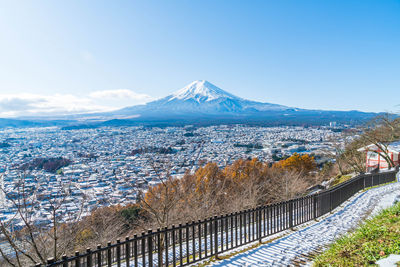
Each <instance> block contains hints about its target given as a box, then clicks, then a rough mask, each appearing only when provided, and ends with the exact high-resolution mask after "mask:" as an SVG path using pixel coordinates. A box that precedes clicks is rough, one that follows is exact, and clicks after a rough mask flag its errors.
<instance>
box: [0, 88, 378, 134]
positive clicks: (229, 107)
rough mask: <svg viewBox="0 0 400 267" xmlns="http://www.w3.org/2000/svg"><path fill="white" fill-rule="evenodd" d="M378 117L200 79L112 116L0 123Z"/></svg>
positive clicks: (316, 121)
mask: <svg viewBox="0 0 400 267" xmlns="http://www.w3.org/2000/svg"><path fill="white" fill-rule="evenodd" d="M250 89H251V88H249V90H250ZM299 104H301V103H299ZM376 115H378V114H377V113H366V112H360V111H355V110H353V111H329V110H307V109H299V108H291V107H287V106H282V105H277V104H271V103H262V102H257V101H251V100H247V99H244V98H241V97H238V96H235V95H233V94H231V93H228V92H226V91H224V90H222V89H221V88H218V87H217V86H215V85H213V84H211V83H210V82H207V81H204V80H199V81H194V82H192V83H190V84H189V85H187V86H185V87H183V88H182V89H180V90H178V91H176V92H174V93H172V94H170V95H168V96H166V97H164V98H161V99H158V100H155V101H152V102H149V103H147V104H145V105H137V106H131V107H126V108H123V109H120V110H117V111H113V112H106V113H92V114H75V115H68V116H62V117H56V118H54V117H51V118H45V117H40V118H25V120H26V121H22V120H16V122H14V121H10V120H6V121H1V119H0V127H5V126H13V125H15V126H14V127H20V126H24V125H26V126H30V125H33V126H35V125H38V126H46V125H47V126H49V125H62V124H63V123H64V124H66V125H74V124H78V125H79V124H81V125H83V127H92V126H94V125H97V126H99V125H100V126H101V125H105V126H121V125H140V124H144V125H185V124H198V125H210V124H221V123H223V124H225V123H226V124H229V123H245V124H246V123H249V124H257V125H326V124H328V123H329V122H331V121H336V122H338V123H343V124H358V123H363V122H365V121H367V120H370V119H371V118H373V117H375V116H376ZM21 119H22V118H21ZM73 127H75V126H73Z"/></svg>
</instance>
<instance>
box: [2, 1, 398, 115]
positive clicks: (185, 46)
mask: <svg viewBox="0 0 400 267" xmlns="http://www.w3.org/2000/svg"><path fill="white" fill-rule="evenodd" d="M0 40H1V41H0V116H3V117H6V116H18V115H25V114H41V113H43V112H54V113H57V112H59V113H62V112H81V111H91V110H107V109H113V108H117V107H121V106H127V105H134V104H138V103H144V102H146V101H149V100H151V99H155V98H159V97H163V96H165V95H167V94H169V93H171V92H172V91H175V90H178V89H180V88H182V87H184V86H185V85H187V84H188V83H190V82H192V81H193V80H198V79H205V80H208V81H210V82H211V83H213V84H215V85H217V86H218V87H220V88H222V89H224V90H226V91H229V92H231V93H233V94H236V95H238V96H240V97H244V98H248V99H252V100H258V101H263V102H271V103H277V104H283V105H287V106H294V107H301V108H310V109H331V110H333V109H334V110H351V109H358V110H363V111H392V112H398V111H400V107H399V106H397V105H398V104H400V97H397V94H398V93H399V92H400V1H399V0H396V1H386V0H382V1H378V0H376V1H369V0H359V1H352V0H345V1H307V0H302V1H289V0H282V1H235V0H226V1H223V0H218V1H215V0H214V1H204V0H203V1H194V0H193V1H186V0H185V1H149V0H146V1H125V0H124V1H122V0H121V1H44V0H43V1H0Z"/></svg>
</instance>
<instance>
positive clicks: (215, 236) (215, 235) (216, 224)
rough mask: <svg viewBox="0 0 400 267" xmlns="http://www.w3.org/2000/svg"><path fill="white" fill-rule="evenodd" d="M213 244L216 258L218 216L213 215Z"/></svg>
mask: <svg viewBox="0 0 400 267" xmlns="http://www.w3.org/2000/svg"><path fill="white" fill-rule="evenodd" d="M214 246H215V258H216V259H217V258H218V217H217V216H214Z"/></svg>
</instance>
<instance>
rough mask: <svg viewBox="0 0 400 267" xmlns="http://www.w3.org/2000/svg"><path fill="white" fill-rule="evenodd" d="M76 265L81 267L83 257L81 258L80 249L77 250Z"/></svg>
mask: <svg viewBox="0 0 400 267" xmlns="http://www.w3.org/2000/svg"><path fill="white" fill-rule="evenodd" d="M75 257H76V259H75V267H81V258H79V251H75Z"/></svg>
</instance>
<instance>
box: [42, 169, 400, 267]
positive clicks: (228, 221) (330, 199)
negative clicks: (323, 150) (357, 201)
mask: <svg viewBox="0 0 400 267" xmlns="http://www.w3.org/2000/svg"><path fill="white" fill-rule="evenodd" d="M397 171H398V168H396V169H394V170H390V171H386V172H378V173H365V174H364V173H362V174H359V175H357V176H355V177H352V178H351V179H349V180H347V181H345V182H343V183H341V184H338V185H335V186H334V187H331V188H328V189H325V190H323V191H320V192H318V193H316V194H312V195H307V196H301V197H298V198H293V199H289V200H286V201H280V202H275V203H271V204H268V205H260V206H257V207H254V208H251V209H246V210H241V211H237V212H233V213H227V214H222V215H218V216H212V217H208V218H205V219H202V220H199V221H192V222H187V223H180V224H179V225H172V226H169V227H165V228H162V229H157V230H148V231H147V232H142V233H141V234H140V235H134V237H133V238H129V237H126V238H125V240H122V241H121V240H117V242H116V243H114V244H111V243H110V242H109V243H108V244H107V246H103V247H99V246H98V247H97V249H94V250H90V249H87V250H86V251H85V252H83V253H82V254H80V253H79V252H76V254H75V255H74V256H71V257H65V256H64V257H63V258H62V259H61V260H59V261H54V260H52V259H49V261H48V264H47V266H63V267H66V266H75V267H78V266H86V267H92V266H98V265H92V258H93V255H95V258H96V257H97V258H96V259H97V260H98V261H97V262H98V263H99V264H100V263H101V264H103V263H102V262H103V261H102V260H104V258H103V259H102V257H103V256H102V252H107V255H106V256H107V262H106V263H104V265H106V264H108V266H111V265H112V264H114V263H117V265H118V266H120V265H121V261H122V260H124V261H126V264H129V262H130V261H131V259H133V260H134V262H135V266H137V263H138V260H139V259H140V260H142V261H143V262H142V265H146V262H147V265H148V266H153V262H152V261H153V259H155V258H156V257H157V256H158V259H157V263H159V261H160V259H161V265H164V260H165V262H166V264H167V263H168V260H169V259H168V258H169V253H170V250H173V251H172V253H173V255H172V258H171V261H172V262H174V263H175V264H174V265H176V263H177V262H178V261H179V265H187V264H189V263H194V262H197V261H198V260H203V259H206V258H209V257H211V256H216V255H217V254H218V253H221V252H225V251H227V250H230V249H233V248H237V247H239V246H241V245H244V244H248V243H250V242H254V241H257V240H258V239H261V238H264V237H267V236H270V235H272V234H275V233H277V232H280V231H283V230H286V229H289V228H292V227H294V226H298V225H300V224H302V223H305V222H307V221H310V220H312V219H316V218H318V217H320V216H322V215H324V214H326V213H328V212H330V211H332V210H333V209H335V208H336V207H338V206H339V205H340V204H341V203H343V202H344V201H346V200H347V199H349V198H350V197H351V196H353V195H354V194H355V193H356V192H358V191H360V190H362V189H365V188H367V187H369V186H374V185H379V184H383V183H387V182H390V181H396V175H395V174H396V172H397ZM374 177H376V178H375V180H374ZM368 179H370V180H371V181H369V180H368ZM376 179H378V180H377V181H376ZM361 180H362V185H360V184H359V181H361ZM367 185H369V186H367ZM233 222H234V223H233ZM238 224H239V225H238ZM224 225H225V226H224ZM262 227H263V228H262ZM247 228H248V229H247ZM255 228H257V231H255ZM196 229H197V230H196ZM262 230H264V234H263V233H262ZM208 231H209V232H208ZM229 231H230V233H229ZM233 232H235V235H233ZM238 232H240V236H238V235H239V233H238ZM242 232H244V234H245V236H244V237H243V235H242ZM224 233H225V237H224ZM220 235H221V237H220ZM249 235H252V237H250V236H249ZM161 236H163V238H161ZM183 236H184V239H185V240H183ZM255 236H256V237H255ZM224 238H225V239H224ZM243 238H244V242H242V241H243ZM153 239H154V240H153ZM178 239H179V240H178ZM229 239H230V241H229ZM239 239H240V242H239ZM183 241H184V242H183ZM162 242H164V243H163V244H162ZM173 242H175V243H173ZM176 242H178V243H176ZM189 242H191V243H192V244H191V245H190V244H189ZM196 242H198V243H196ZM202 242H205V243H202ZM138 243H140V244H138ZM238 243H240V244H239V245H238ZM183 244H184V245H185V246H186V247H185V250H187V251H186V252H185V253H186V254H185V258H186V261H187V262H186V263H183V261H182V255H183ZM234 244H235V246H234ZM178 245H179V255H177V254H176V247H177V246H178ZM139 247H140V248H139ZM190 247H191V249H192V250H191V252H190ZM203 247H204V249H203ZM162 248H163V249H162ZM196 248H197V250H198V251H196ZM157 249H158V250H157ZM161 249H162V251H160V250H161ZM114 250H116V251H114ZM121 250H122V251H124V253H125V254H124V257H123V258H121ZM131 250H132V251H131ZM139 250H140V251H139ZM202 250H203V251H202ZM208 251H209V252H210V253H207V252H208ZM131 252H132V253H131ZM139 252H140V253H139ZM154 252H156V253H154ZM112 253H114V255H113V254H112ZM157 253H158V254H157ZM189 253H192V254H189ZM131 254H133V255H131ZM153 254H154V255H153ZM163 254H165V255H163ZM203 254H204V255H203ZM96 255H97V256H96ZM110 255H111V256H110ZM153 256H154V257H153ZM177 256H179V257H177ZM146 257H148V261H146ZM163 257H164V259H163ZM196 257H199V259H196ZM81 259H83V260H87V261H86V265H81V264H80V263H79V261H80V260H81ZM191 259H192V260H191ZM75 261H76V263H75V265H72V264H71V265H69V263H72V262H75ZM93 261H94V260H93ZM109 261H112V262H109ZM150 261H151V262H150ZM78 264H79V265H78ZM36 266H41V265H39V264H38V265H36ZM101 266H103V265H101ZM158 266H160V265H158Z"/></svg>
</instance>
